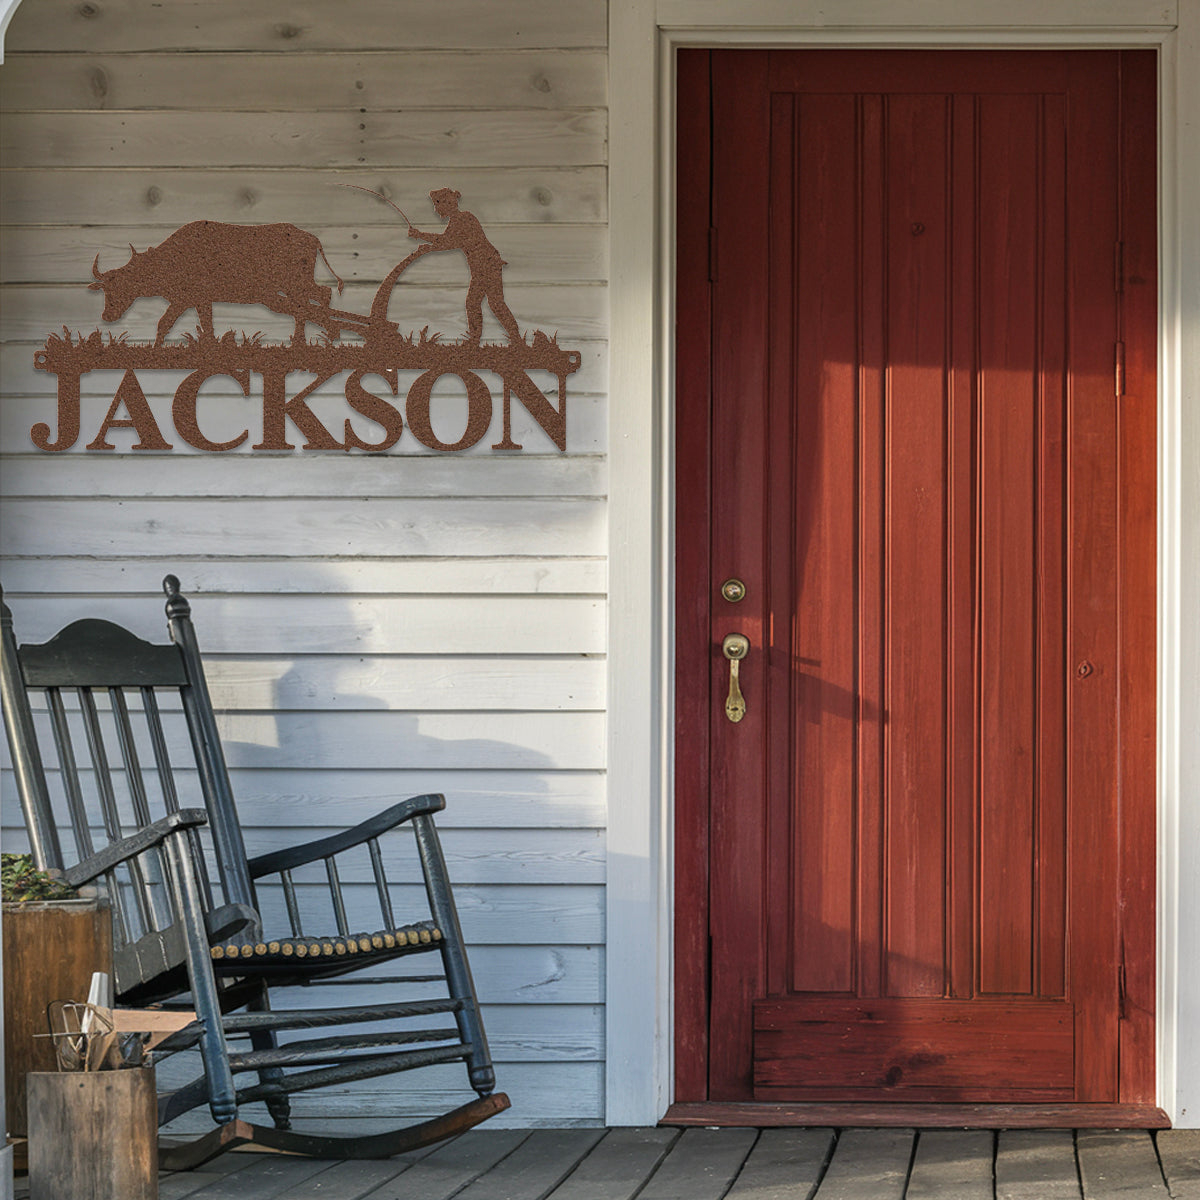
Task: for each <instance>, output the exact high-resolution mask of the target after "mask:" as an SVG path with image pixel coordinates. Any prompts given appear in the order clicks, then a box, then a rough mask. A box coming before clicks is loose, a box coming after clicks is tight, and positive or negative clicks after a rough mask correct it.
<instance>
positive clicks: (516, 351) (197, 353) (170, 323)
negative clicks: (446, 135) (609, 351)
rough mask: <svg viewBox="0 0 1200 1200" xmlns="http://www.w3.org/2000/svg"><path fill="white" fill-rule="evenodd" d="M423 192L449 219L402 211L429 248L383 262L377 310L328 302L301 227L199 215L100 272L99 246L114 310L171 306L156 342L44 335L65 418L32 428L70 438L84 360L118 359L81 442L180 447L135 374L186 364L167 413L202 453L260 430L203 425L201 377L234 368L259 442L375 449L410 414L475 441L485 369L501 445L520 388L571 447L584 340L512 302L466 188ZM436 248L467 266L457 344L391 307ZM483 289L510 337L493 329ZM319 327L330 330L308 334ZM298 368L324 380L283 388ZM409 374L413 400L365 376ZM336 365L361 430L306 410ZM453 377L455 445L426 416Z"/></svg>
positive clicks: (44, 359) (45, 366)
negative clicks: (276, 317)
mask: <svg viewBox="0 0 1200 1200" xmlns="http://www.w3.org/2000/svg"><path fill="white" fill-rule="evenodd" d="M361 190H363V191H366V190H368V189H365V188H364V189H361ZM373 194H378V193H373ZM429 195H430V200H431V201H432V202H433V207H434V211H435V212H436V213H437V215H438V216H439V217H440V218H441V219H442V220H443V221H444V222H445V225H444V227H443V228H441V229H440V230H437V231H434V232H427V231H424V230H421V229H418V228H417V227H416V226H415V225H413V224H412V222H411V221H409V220H408V218H407V216H405V217H404V219H405V221H407V222H408V236H409V237H410V238H411V239H413V240H414V241H417V242H418V243H420V244H419V245H418V246H417V248H416V249H415V250H414V251H413V252H412V253H411V254H409V255H408V256H407V257H406V258H405V259H403V260H402V261H401V262H399V263H398V264H397V265H396V266H395V267H393V268H392V270H391V271H389V272H388V274H387V275H386V276H385V278H384V280H383V282H382V283H381V284H380V286H379V289H378V291H377V292H376V294H375V298H374V302H373V303H372V305H371V311H370V312H369V313H365V314H359V313H352V312H347V311H345V310H343V309H340V308H334V307H333V306H332V301H333V289H332V288H331V287H330V286H328V285H326V284H322V283H319V282H318V281H317V273H318V259H319V260H320V262H321V263H322V264H323V265H324V267H325V268H326V269H327V270H328V271H329V272H330V273H331V274H332V275H333V276H334V278H335V279H336V280H337V288H338V293H339V294H340V293H341V291H342V287H343V284H342V280H341V279H340V278H338V276H337V273H336V271H335V270H334V268H333V266H332V265H331V264H330V262H329V260H328V258H327V257H326V256H325V251H324V249H323V247H322V246H321V243H320V241H319V240H318V239H317V237H316V236H315V235H314V234H312V233H309V232H307V231H306V230H303V229H299V228H297V227H296V226H295V225H287V224H274V225H226V224H221V223H219V222H216V221H193V222H191V223H189V224H187V225H184V226H182V227H181V228H179V229H177V230H176V231H175V232H174V233H172V234H171V235H170V236H169V237H167V238H166V239H165V240H164V241H162V242H160V243H159V244H158V245H157V246H151V247H150V249H148V250H145V251H142V252H138V251H137V250H135V249H134V248H133V247H132V246H130V248H129V249H130V255H131V256H130V258H129V261H128V262H126V263H125V264H124V265H123V266H119V267H114V268H110V269H109V270H105V271H102V270H101V269H100V261H99V255H97V256H96V260H95V261H94V262H93V264H92V275H93V277H94V279H93V282H92V283H91V284H90V285H89V287H90V288H91V289H93V290H95V291H98V292H101V293H102V294H103V298H104V312H103V319H104V320H105V321H106V322H114V321H119V320H120V319H121V318H122V317H123V316H124V315H125V313H127V312H128V311H129V308H130V307H131V305H132V304H133V303H134V302H135V301H136V300H139V299H143V298H146V297H161V298H162V299H163V300H165V301H166V304H167V308H166V311H165V312H164V313H163V315H162V318H161V319H160V320H159V322H158V329H157V336H156V337H155V339H154V341H153V342H152V343H151V342H140V343H139V342H132V341H130V340H129V337H128V334H125V333H121V334H116V333H109V332H101V331H100V330H99V329H97V330H95V331H94V332H92V333H90V334H86V335H85V334H83V333H75V334H74V335H73V334H72V333H71V332H70V331H69V330H68V329H66V328H65V327H64V329H63V336H61V337H59V336H58V335H57V334H51V335H50V337H49V338H47V340H46V344H45V346H44V347H43V348H42V349H41V350H39V351H38V352H37V354H36V355H35V357H34V365H35V366H36V367H37V369H38V370H41V371H48V372H50V373H51V374H54V375H56V376H57V377H58V414H57V423H56V427H55V428H51V426H50V425H49V424H48V423H46V422H39V423H37V424H35V425H34V426H33V428H32V429H31V430H30V431H29V432H30V437H31V438H32V439H33V443H34V445H35V446H37V447H38V449H40V450H47V451H51V452H56V451H62V450H69V449H71V448H72V447H73V446H74V445H75V444H76V443H77V442H78V440H79V438H80V436H81V433H82V432H83V431H82V429H81V424H82V420H81V405H80V391H81V389H80V380H81V379H82V377H83V376H84V375H85V374H87V373H88V372H89V371H121V372H123V374H122V376H121V380H120V383H119V384H118V386H117V388H116V391H115V393H114V395H113V399H112V403H111V404H110V405H109V408H108V412H107V413H106V415H105V417H104V419H103V420H102V421H101V423H100V425H99V428H98V429H97V430H96V432H95V435H94V437H92V438H91V440H90V441H89V442H87V443H86V448H87V449H88V450H100V451H103V450H113V449H116V446H115V444H114V443H113V442H112V441H110V440H109V435H110V433H111V432H112V431H113V430H117V429H129V430H132V431H133V433H134V435H135V436H136V440H135V441H134V442H133V443H132V447H131V448H132V449H134V450H158V451H162V450H171V449H173V444H172V442H171V441H170V440H169V439H168V437H167V436H165V435H164V432H163V429H164V423H163V420H162V417H161V416H156V415H155V413H154V412H153V410H152V408H151V405H150V402H149V401H148V399H147V398H146V393H145V391H144V389H143V387H142V384H141V382H140V381H139V378H138V372H139V371H150V370H160V371H185V372H187V374H186V376H185V378H184V379H183V381H182V382H181V383H179V385H178V386H177V387H176V389H175V392H174V396H173V399H172V403H171V414H170V415H171V423H172V425H173V427H174V431H175V433H176V434H177V435H178V437H179V438H181V439H182V440H183V441H184V442H186V443H187V444H188V445H189V446H192V447H193V448H195V449H197V450H204V451H209V452H214V453H215V452H219V451H229V450H236V449H238V448H239V447H241V446H244V445H245V444H246V443H247V442H250V439H251V437H252V433H251V428H250V427H247V428H246V429H244V430H242V431H241V432H240V433H238V434H237V435H236V436H234V437H224V438H219V437H218V436H217V435H216V434H215V433H213V431H212V430H209V432H208V433H206V432H205V429H204V418H203V413H202V408H203V403H202V397H201V396H200V388H201V386H202V385H203V384H204V383H205V382H206V381H207V380H209V379H212V378H214V377H215V376H228V377H230V378H232V379H233V380H234V381H235V382H236V383H237V384H238V386H239V387H240V389H241V391H242V394H243V395H244V396H247V397H251V396H252V395H254V394H255V391H256V389H254V388H253V387H252V383H253V377H254V376H256V375H257V376H259V377H260V379H261V389H260V390H259V394H260V395H261V399H262V413H261V423H260V424H258V425H257V430H258V431H259V432H260V433H261V436H260V437H259V438H258V439H257V440H256V441H253V442H250V448H251V449H252V450H291V449H295V448H296V447H295V442H294V441H292V440H290V439H294V438H303V441H302V442H301V444H300V448H301V449H304V450H364V451H376V452H378V451H383V450H388V449H390V448H391V447H392V446H394V445H396V443H397V442H398V441H399V440H400V438H401V437H402V436H403V433H404V429H405V424H406V423H407V427H408V430H409V432H410V433H411V434H412V436H413V437H415V438H416V439H417V441H419V442H420V443H421V444H422V445H424V446H427V447H428V448H430V449H432V450H442V451H455V450H465V449H468V448H469V447H471V446H474V445H476V444H477V443H478V442H479V441H481V440H482V439H483V437H484V436H485V435H486V433H487V431H488V429H489V428H490V426H491V424H492V417H493V395H492V389H491V387H489V386H488V384H487V383H486V382H485V381H484V380H483V378H482V374H481V373H490V374H493V375H496V376H498V377H499V380H500V393H501V404H502V406H503V407H502V436H501V438H500V440H499V441H498V442H495V443H494V444H493V446H492V449H494V450H520V449H522V448H523V446H522V445H520V444H518V443H517V442H515V441H513V438H512V420H511V415H512V401H513V400H514V399H516V400H517V401H518V402H519V403H520V404H521V405H522V406H523V407H524V408H525V410H526V411H527V412H528V413H529V415H530V416H531V417H532V418H533V419H534V421H536V422H537V424H538V426H539V427H540V428H541V430H542V431H543V432H544V433H545V434H546V436H547V437H548V438H549V439H550V441H551V442H553V444H554V445H555V446H557V447H558V449H559V450H566V448H567V390H566V386H567V376H568V375H571V374H572V373H574V372H575V371H577V370H578V369H579V365H580V354H579V352H578V351H577V350H564V349H562V348H561V347H560V346H559V345H558V340H557V335H555V336H548V335H547V334H546V333H544V332H543V331H542V330H540V329H539V330H532V331H529V332H525V333H523V332H522V331H521V329H520V327H519V326H518V323H517V320H516V318H515V317H514V316H513V314H512V311H511V310H510V309H509V307H508V305H507V303H506V302H505V300H504V283H503V268H504V266H505V263H504V260H503V259H502V258H501V257H500V254H499V252H498V251H497V250H496V248H495V246H493V245H492V243H491V242H490V241H489V240H488V238H487V235H486V234H485V233H484V230H483V226H482V225H481V224H480V223H479V220H478V219H477V218H476V217H475V216H474V215H473V214H472V213H469V212H466V211H465V210H463V209H462V208H460V207H459V199H460V195H459V193H458V192H456V191H454V190H453V189H451V188H439V189H437V190H435V191H433V192H431V193H430V194H429ZM380 199H384V197H380ZM386 202H387V203H389V204H390V203H391V202H390V201H386ZM392 207H395V206H394V205H393V206H392ZM396 211H397V212H399V211H400V210H399V209H397V210H396ZM401 216H404V214H403V213H401ZM438 251H455V252H459V253H461V254H463V255H464V256H465V258H466V260H467V267H468V269H469V271H470V283H469V285H468V289H467V296H466V318H467V332H466V335H465V336H461V337H458V338H456V339H453V340H448V339H446V338H445V337H444V335H443V334H441V333H433V334H430V333H429V327H428V325H425V327H424V328H422V329H421V331H420V332H419V333H416V332H408V333H403V332H401V328H400V325H399V324H398V323H396V322H394V321H392V320H390V319H389V317H388V305H389V301H390V300H391V297H392V291H393V289H394V288H395V286H396V283H397V282H398V280H399V279H400V276H401V275H402V274H403V273H404V271H405V270H406V269H407V268H408V267H409V266H410V265H411V264H412V263H413V262H415V261H416V260H417V259H419V258H421V257H423V256H424V255H426V254H430V253H436V252H438ZM485 300H486V301H487V304H488V307H489V309H490V310H491V312H492V315H493V316H494V317H495V319H496V320H497V321H498V322H499V324H500V326H501V328H502V329H503V331H504V334H505V337H506V339H507V340H506V341H495V342H485V341H484V340H483V303H484V301H485ZM214 304H248V305H261V306H263V307H265V308H267V309H269V310H271V311H272V312H275V313H279V314H281V315H282V316H285V317H290V318H291V319H292V320H294V321H295V332H294V333H293V335H292V338H291V340H290V341H288V342H281V343H269V342H266V341H264V340H263V338H262V336H261V334H258V333H254V334H246V333H245V332H239V331H236V330H232V329H231V330H227V331H224V332H222V333H220V334H218V332H217V330H216V328H215V327H214V324H213V305H214ZM193 310H194V311H195V313H196V316H197V319H198V321H199V325H198V328H197V329H196V331H195V332H194V333H191V332H187V333H184V334H183V335H182V338H181V339H180V340H178V341H168V340H167V338H168V337H169V335H170V334H171V333H172V331H173V330H174V328H175V326H176V325H177V324H178V322H179V320H180V319H181V318H182V317H183V316H184V314H185V313H187V312H189V311H193ZM310 325H312V326H316V327H317V329H319V330H320V333H319V336H318V337H317V338H316V339H315V340H311V341H310V340H308V338H307V332H308V327H309V326H310ZM531 371H544V372H548V373H549V374H550V375H552V376H554V378H555V379H556V381H557V395H556V396H555V397H554V399H551V398H550V397H549V396H547V394H546V393H545V392H543V390H542V388H541V387H540V386H539V385H538V384H537V383H536V382H535V381H534V380H533V379H532V378H531V377H530V374H529V373H530V372H531ZM297 372H303V373H307V374H311V375H314V376H316V378H315V379H314V380H312V381H310V382H308V383H307V384H306V385H305V386H304V387H303V388H301V389H299V390H297V391H295V392H294V393H293V394H291V395H289V393H288V376H289V375H290V374H292V373H297ZM402 372H417V373H418V374H417V375H416V378H415V379H413V380H412V381H411V383H408V382H407V379H406V380H405V382H406V384H407V390H406V394H405V398H404V402H403V412H402V411H401V406H400V404H399V403H393V402H392V400H391V399H389V398H388V396H386V395H380V394H378V393H377V392H373V391H370V390H368V389H367V388H366V387H365V386H364V380H365V379H366V378H367V377H368V376H375V377H378V379H379V380H381V381H382V382H383V384H385V385H386V387H387V389H388V391H389V392H390V395H391V397H394V398H395V399H396V400H397V401H399V396H400V384H401V373H402ZM341 375H345V376H346V380H345V384H344V387H343V395H344V398H345V402H346V404H347V405H348V407H349V409H350V410H351V412H352V413H354V414H356V415H357V416H358V417H361V418H365V419H366V421H367V422H368V423H369V424H370V426H371V428H370V429H369V430H364V429H362V428H361V424H362V423H361V422H359V425H360V428H358V429H356V428H355V425H354V423H352V421H351V420H350V419H346V420H345V422H344V425H343V428H342V429H341V430H336V431H334V430H331V429H330V428H328V427H327V425H326V424H325V422H324V421H322V420H321V419H320V418H319V417H318V416H317V414H316V413H314V412H313V410H312V409H311V408H310V407H309V405H308V403H307V401H308V400H309V398H311V397H312V395H313V393H314V392H315V391H316V390H317V389H318V388H320V387H321V386H322V385H323V384H325V383H327V382H328V381H330V380H331V379H334V378H335V377H337V376H341ZM447 376H451V377H456V378H457V379H458V380H459V381H461V384H462V386H463V388H465V392H466V405H467V419H466V426H465V428H464V429H463V431H462V435H461V436H460V437H458V438H457V440H455V441H453V442H447V441H444V440H442V439H441V438H439V437H438V435H437V434H436V433H435V432H434V428H433V420H432V416H431V405H432V401H433V389H434V385H435V384H436V383H437V382H438V381H439V380H440V379H443V378H444V377H447ZM168 428H169V427H168ZM225 432H228V431H225ZM443 432H445V431H444V430H443ZM87 433H88V434H90V433H91V430H88V431H87ZM364 434H369V436H364Z"/></svg>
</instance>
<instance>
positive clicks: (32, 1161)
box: [28, 1067, 158, 1200]
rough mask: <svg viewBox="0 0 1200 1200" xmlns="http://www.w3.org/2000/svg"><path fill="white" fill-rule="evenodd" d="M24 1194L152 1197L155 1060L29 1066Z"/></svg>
mask: <svg viewBox="0 0 1200 1200" xmlns="http://www.w3.org/2000/svg"><path fill="white" fill-rule="evenodd" d="M28 1083H29V1127H30V1134H29V1200H67V1198H68V1197H72V1196H74V1197H79V1198H80V1200H84V1198H86V1200H158V1142H157V1136H158V1104H157V1097H156V1095H155V1085H154V1068H153V1067H132V1068H130V1069H128V1070H122V1071H50V1072H41V1071H31V1072H30V1074H29V1076H28Z"/></svg>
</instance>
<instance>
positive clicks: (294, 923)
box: [279, 871, 304, 937]
mask: <svg viewBox="0 0 1200 1200" xmlns="http://www.w3.org/2000/svg"><path fill="white" fill-rule="evenodd" d="M279 875H280V878H281V879H282V880H283V902H284V904H285V905H287V915H288V924H289V925H290V926H291V927H292V937H303V936H304V926H303V924H302V923H301V920H300V905H299V903H298V902H297V900H296V885H295V883H294V882H293V880H292V873H291V871H280V872H279Z"/></svg>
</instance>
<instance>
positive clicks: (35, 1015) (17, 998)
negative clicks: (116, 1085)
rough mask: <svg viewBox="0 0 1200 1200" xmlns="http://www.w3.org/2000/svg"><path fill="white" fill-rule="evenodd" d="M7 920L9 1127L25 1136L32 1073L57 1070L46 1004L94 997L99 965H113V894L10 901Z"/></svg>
mask: <svg viewBox="0 0 1200 1200" xmlns="http://www.w3.org/2000/svg"><path fill="white" fill-rule="evenodd" d="M3 924H4V1102H5V1110H6V1112H7V1114H8V1133H9V1134H10V1135H11V1136H12V1137H25V1136H26V1135H27V1134H28V1132H29V1131H28V1124H27V1120H26V1109H25V1076H26V1074H28V1072H30V1071H54V1070H57V1067H58V1063H57V1060H56V1059H55V1056H54V1044H53V1042H52V1041H51V1040H50V1039H49V1038H43V1037H39V1038H35V1037H34V1036H33V1035H34V1034H35V1033H48V1032H49V1027H48V1026H47V1024H46V1005H48V1004H49V1003H50V1002H51V1001H52V1000H86V999H87V996H88V986H89V985H90V983H91V981H92V972H93V971H107V972H109V973H110V974H111V972H112V917H111V915H110V912H109V908H108V902H107V901H106V900H32V901H29V902H27V903H25V904H6V905H4V910H3Z"/></svg>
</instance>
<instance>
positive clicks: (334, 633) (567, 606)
mask: <svg viewBox="0 0 1200 1200" xmlns="http://www.w3.org/2000/svg"><path fill="white" fill-rule="evenodd" d="M16 505H17V502H16V501H13V502H11V505H10V507H14V508H15V507H16ZM43 604H44V611H39V612H38V613H37V614H36V615H35V614H33V613H30V612H25V613H20V614H19V615H18V617H17V621H18V624H17V629H18V631H19V637H20V640H21V641H23V642H37V641H41V640H43V639H44V638H48V637H50V636H51V635H52V634H53V633H55V632H56V631H57V630H59V629H62V628H63V627H64V626H65V625H67V624H69V623H70V622H71V621H75V620H79V619H81V618H83V617H100V618H105V619H110V620H115V621H118V622H119V621H121V620H123V619H125V618H126V616H127V615H128V613H129V606H128V605H127V604H125V603H123V602H122V601H120V600H113V599H108V598H98V599H97V600H95V601H92V602H91V603H89V602H88V601H86V600H85V599H83V598H79V597H73V596H72V597H64V598H61V599H59V598H47V599H46V600H45V601H44V602H43ZM281 604H283V605H285V607H283V608H278V609H276V610H275V611H271V606H265V605H264V606H260V605H255V604H248V603H246V601H245V600H244V599H241V598H237V597H229V598H224V597H216V596H206V597H204V603H203V607H200V606H199V605H197V606H196V608H195V609H194V610H193V613H192V618H193V621H194V623H195V625H196V628H197V631H198V636H199V639H200V646H201V649H202V651H203V653H205V654H213V655H215V654H272V653H276V654H281V653H288V652H289V651H293V650H294V649H295V648H296V647H297V646H298V645H302V646H303V647H304V649H305V651H306V652H307V653H309V654H326V653H329V654H350V653H354V654H419V655H426V654H430V653H444V654H490V653H493V652H495V650H496V648H497V647H498V646H503V647H504V650H505V652H506V653H508V654H588V653H603V651H604V640H603V624H604V605H603V603H602V602H601V601H600V600H599V599H597V598H594V597H590V596H537V597H534V596H488V597H486V599H481V598H477V597H470V596H430V595H424V596H421V595H417V596H407V597H385V596H336V597H333V598H331V599H328V600H326V599H322V598H321V597H309V596H293V597H290V598H288V599H287V600H286V601H281ZM289 607H290V615H291V622H290V624H289V623H288V622H287V621H286V620H285V619H283V618H285V617H286V616H287V615H288V608H289ZM130 625H131V627H132V628H133V630H134V632H135V633H139V634H142V635H143V636H145V634H143V630H146V629H148V630H149V637H150V640H152V641H158V642H161V641H162V640H163V637H162V632H161V622H160V620H159V617H158V613H157V612H146V613H145V614H144V615H140V619H139V620H137V621H136V622H134V621H131V622H130Z"/></svg>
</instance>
